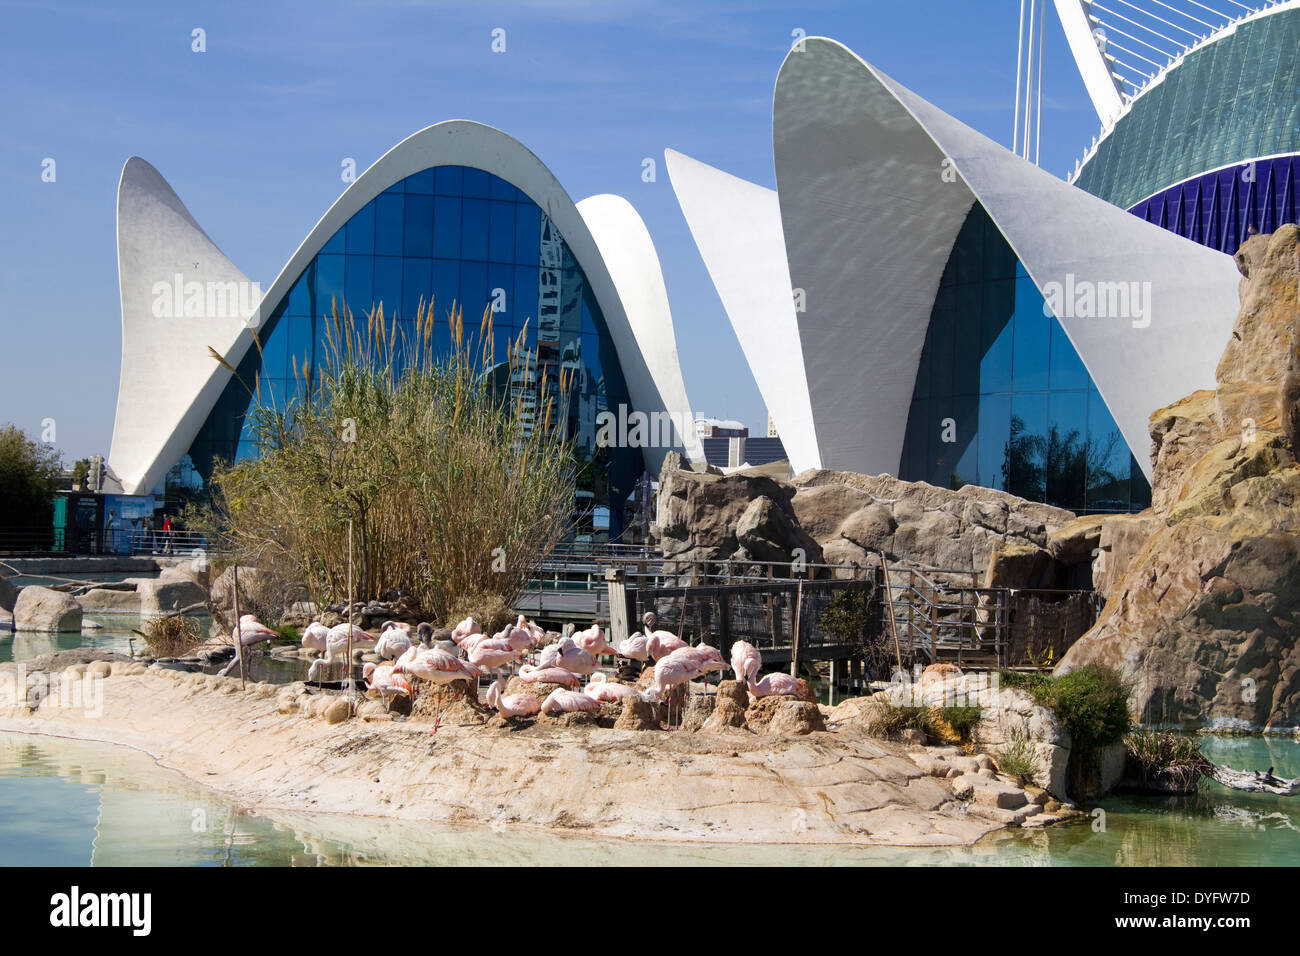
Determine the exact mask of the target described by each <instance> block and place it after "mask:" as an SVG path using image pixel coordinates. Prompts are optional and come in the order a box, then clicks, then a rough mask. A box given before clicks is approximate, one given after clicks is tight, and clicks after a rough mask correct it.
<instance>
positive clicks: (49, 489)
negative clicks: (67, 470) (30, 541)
mask: <svg viewBox="0 0 1300 956" xmlns="http://www.w3.org/2000/svg"><path fill="white" fill-rule="evenodd" d="M62 474H63V466H62V462H61V456H60V454H59V452H58V451H57V450H55V449H54V448H51V447H50V446H49V445H46V444H42V443H40V442H34V441H32V440H31V439H29V438H28V437H27V435H26V434H25V433H24V432H23V431H21V430H20V429H19V428H17V427H16V426H14V425H6V426H5V428H4V429H3V430H0V531H6V532H18V533H20V534H34V533H35V534H43V533H46V532H48V531H49V530H50V525H51V522H52V520H53V517H54V513H53V512H54V492H55V490H56V489H57V488H58V482H59V477H60V476H61V475H62Z"/></svg>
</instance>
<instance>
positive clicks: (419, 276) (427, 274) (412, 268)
mask: <svg viewBox="0 0 1300 956" xmlns="http://www.w3.org/2000/svg"><path fill="white" fill-rule="evenodd" d="M375 271H376V273H378V271H379V269H378V266H376V269H375ZM432 295H433V262H432V260H429V259H407V260H406V261H405V263H404V266H403V269H402V316H403V317H404V318H415V314H416V310H417V309H418V308H419V304H420V302H421V300H423V302H424V304H425V305H426V306H427V305H428V304H429V300H430V298H431V296H432Z"/></svg>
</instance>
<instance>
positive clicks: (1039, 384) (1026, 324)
mask: <svg viewBox="0 0 1300 956" xmlns="http://www.w3.org/2000/svg"><path fill="white" fill-rule="evenodd" d="M1052 321H1053V320H1052V319H1050V318H1048V317H1047V316H1046V315H1044V314H1043V297H1042V296H1041V295H1039V293H1038V288H1037V287H1036V286H1035V285H1034V282H1033V280H1032V279H1030V278H1029V277H1028V276H1024V277H1022V278H1019V279H1017V280H1016V318H1015V340H1014V344H1013V346H1012V350H1013V351H1012V361H1013V362H1014V363H1015V381H1014V382H1013V387H1014V388H1015V390H1016V391H1018V392H1022V391H1029V390H1035V391H1036V390H1039V389H1046V388H1047V384H1048V381H1047V369H1048V348H1049V342H1050V340H1051V327H1052Z"/></svg>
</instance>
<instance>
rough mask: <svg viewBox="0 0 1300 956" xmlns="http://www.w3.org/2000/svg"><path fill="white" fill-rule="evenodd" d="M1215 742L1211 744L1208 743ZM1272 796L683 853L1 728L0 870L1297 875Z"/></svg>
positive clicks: (1253, 745)
mask: <svg viewBox="0 0 1300 956" xmlns="http://www.w3.org/2000/svg"><path fill="white" fill-rule="evenodd" d="M1219 747H1220V745H1219V742H1218V739H1215V740H1212V741H1210V742H1208V744H1207V749H1208V750H1211V751H1215V750H1218V749H1219ZM1224 749H1228V750H1231V751H1232V752H1233V753H1234V754H1235V756H1236V757H1237V758H1238V759H1237V760H1236V762H1237V763H1238V764H1239V765H1242V766H1254V765H1255V763H1256V762H1257V761H1258V760H1260V759H1267V760H1272V761H1273V763H1274V766H1275V767H1277V772H1279V773H1289V774H1296V773H1297V771H1296V769H1295V768H1296V766H1297V764H1300V744H1297V743H1296V742H1295V741H1294V740H1290V739H1288V740H1273V741H1267V740H1261V739H1258V738H1252V739H1249V740H1245V741H1241V740H1235V741H1231V742H1230V743H1229V744H1227V745H1225V748H1224ZM1216 756H1220V757H1221V756H1222V755H1221V754H1216ZM1292 799H1293V798H1292ZM1287 800H1288V798H1285V797H1275V796H1271V795H1263V794H1239V793H1236V792H1232V791H1227V790H1224V789H1223V788H1221V787H1218V786H1217V785H1206V787H1205V788H1203V790H1202V792H1201V793H1199V794H1196V795H1194V796H1191V797H1172V798H1164V797H1160V798H1157V797H1115V798H1111V799H1108V800H1106V801H1103V802H1102V804H1101V807H1102V809H1104V810H1105V818H1104V829H1097V828H1096V825H1097V822H1098V821H1096V820H1094V819H1093V818H1091V817H1090V818H1089V819H1088V820H1087V821H1085V822H1082V823H1078V824H1073V825H1069V826H1062V827H1054V828H1050V829H1046V830H1038V831H1033V830H1008V831H1003V832H1000V833H996V834H992V835H990V836H989V837H986V838H985V839H984V840H982V841H980V843H978V844H977V845H975V846H973V847H951V848H898V847H874V848H855V847H825V846H813V847H801V846H698V845H694V846H692V845H674V844H663V843H653V842H647V841H641V840H608V839H585V838H580V837H572V836H567V835H562V834H553V833H548V832H544V831H538V830H530V829H527V828H526V827H520V826H506V825H497V826H492V825H489V824H485V825H482V826H449V825H440V824H434V823H420V824H418V825H412V824H411V823H410V822H409V821H399V820H392V819H386V818H370V817H355V816H344V815H339V814H322V813H315V814H313V813H300V812H289V811H267V812H258V813H254V812H252V811H250V810H248V809H247V808H242V807H239V806H237V805H235V804H232V803H231V802H229V801H227V800H225V799H223V798H222V797H221V796H219V795H217V794H213V793H210V792H208V791H206V790H203V789H201V788H200V787H198V786H196V785H194V784H192V783H190V782H189V781H188V780H186V779H185V778H184V777H181V776H180V775H179V774H175V773H172V772H170V771H166V770H163V769H162V768H160V767H158V766H157V765H156V764H154V763H153V761H152V760H151V759H150V758H149V757H147V756H146V755H144V754H141V753H138V752H136V751H132V750H128V749H126V748H121V747H113V746H110V745H106V744H94V743H85V742H80V741H71V740H59V739H54V738H41V737H31V736H25V735H20V734H3V733H0V865H17V864H32V863H41V864H47V865H86V864H91V865H97V866H106V865H112V866H132V865H145V864H148V865H158V864H163V865H179V866H303V865H306V866H317V865H344V866H366V865H390V864H398V865H440V864H448V863H453V864H469V865H478V866H493V865H499V864H507V863H508V864H514V865H519V864H552V865H582V866H590V865H593V864H594V865H602V864H613V865H626V864H642V865H674V866H681V865H691V864H701V865H754V864H782V865H791V864H793V865H803V866H831V865H841V866H843V865H849V866H870V865H892V866H932V865H948V866H966V865H982V866H988V865H993V866H997V865H1018V866H1096V865H1129V866H1139V865H1140V866H1149V865H1155V866H1173V865H1186V866H1254V865H1261V864H1269V865H1300V832H1297V824H1300V808H1296V807H1293V806H1292V805H1290V804H1289V803H1288V802H1287ZM1089 809H1091V808H1089Z"/></svg>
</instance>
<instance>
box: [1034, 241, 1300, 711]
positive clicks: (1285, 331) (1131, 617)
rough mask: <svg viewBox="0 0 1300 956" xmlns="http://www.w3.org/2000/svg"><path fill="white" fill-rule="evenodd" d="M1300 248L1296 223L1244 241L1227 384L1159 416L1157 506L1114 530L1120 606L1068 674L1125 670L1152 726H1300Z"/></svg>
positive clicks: (1088, 639) (1112, 593) (1109, 536)
mask: <svg viewBox="0 0 1300 956" xmlns="http://www.w3.org/2000/svg"><path fill="white" fill-rule="evenodd" d="M1298 253H1300V230H1297V228H1296V227H1295V226H1294V225H1286V226H1282V227H1281V228H1279V229H1278V230H1277V232H1275V233H1273V234H1272V235H1261V236H1254V237H1251V238H1250V239H1248V240H1247V242H1246V243H1245V245H1243V246H1242V249H1241V251H1240V252H1239V253H1238V254H1237V263H1238V266H1239V268H1240V269H1241V272H1242V274H1243V276H1244V279H1243V283H1242V290H1241V291H1242V309H1241V312H1240V314H1239V315H1238V317H1237V320H1236V324H1235V326H1234V329H1233V334H1232V336H1231V338H1230V339H1229V340H1228V342H1227V343H1226V347H1225V349H1224V353H1223V357H1222V358H1221V360H1220V362H1219V366H1218V371H1217V381H1216V387H1215V389H1214V390H1213V392H1197V393H1193V394H1192V395H1190V396H1188V398H1186V399H1184V400H1182V401H1181V402H1178V403H1175V404H1174V405H1172V406H1170V407H1169V408H1165V409H1161V410H1159V411H1157V412H1156V413H1155V414H1153V415H1152V417H1151V437H1152V443H1153V454H1152V459H1153V462H1154V463H1155V465H1156V466H1157V467H1156V471H1155V476H1154V481H1155V485H1154V488H1153V494H1152V508H1151V509H1150V510H1149V511H1148V512H1145V513H1144V514H1143V515H1142V516H1141V517H1139V518H1134V519H1128V520H1127V522H1122V521H1120V520H1119V519H1114V518H1108V519H1106V521H1105V522H1104V523H1103V526H1102V535H1101V547H1102V549H1103V555H1102V556H1103V557H1107V558H1109V559H1112V567H1111V568H1110V569H1109V570H1108V571H1106V572H1105V574H1104V576H1103V582H1104V583H1105V584H1106V585H1107V586H1108V588H1107V592H1106V596H1107V601H1106V606H1105V608H1104V609H1103V611H1102V613H1101V616H1100V617H1099V619H1098V621H1097V623H1096V625H1095V626H1094V627H1093V628H1092V630H1090V631H1089V632H1088V633H1087V634H1085V635H1084V636H1083V637H1082V638H1081V639H1080V640H1079V641H1078V642H1076V643H1075V645H1074V646H1073V647H1072V648H1071V649H1070V651H1069V653H1067V654H1066V655H1065V657H1064V658H1063V659H1062V661H1061V663H1060V664H1059V665H1058V668H1057V670H1058V673H1068V672H1069V671H1071V670H1074V669H1076V668H1078V667H1081V666H1083V665H1085V664H1090V663H1095V664H1103V665H1108V666H1111V667H1114V668H1116V669H1118V670H1120V671H1121V672H1122V673H1124V674H1125V675H1126V676H1127V677H1129V678H1130V679H1131V680H1132V682H1133V686H1134V693H1133V698H1132V701H1131V704H1132V708H1133V711H1134V713H1135V715H1136V716H1137V717H1138V719H1139V720H1140V721H1142V722H1143V723H1148V724H1156V725H1163V726H1175V727H1185V728H1189V729H1190V728H1199V727H1210V728H1238V729H1264V728H1269V729H1283V728H1294V727H1296V726H1300V644H1298V643H1297V637H1298V636H1300V465H1298V464H1297V462H1296V457H1295V452H1296V447H1295V435H1294V430H1293V428H1292V426H1291V425H1290V424H1288V423H1291V422H1294V421H1295V420H1296V418H1297V416H1300V407H1298V406H1297V401H1298V400H1300V396H1298V395H1297V393H1296V383H1297V381H1298V380H1300V302H1298V301H1297V295H1296V287H1297V254H1298ZM1108 544H1109V548H1108ZM1121 552H1123V553H1121Z"/></svg>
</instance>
